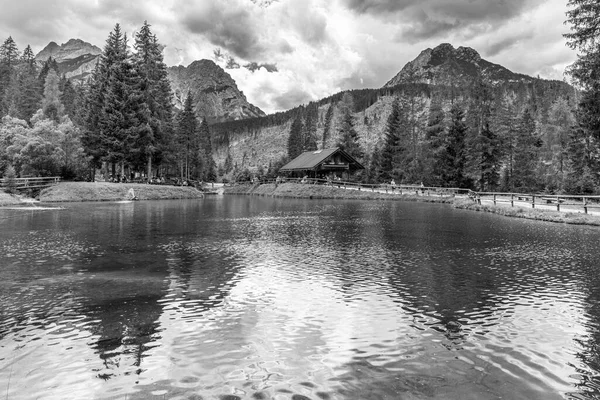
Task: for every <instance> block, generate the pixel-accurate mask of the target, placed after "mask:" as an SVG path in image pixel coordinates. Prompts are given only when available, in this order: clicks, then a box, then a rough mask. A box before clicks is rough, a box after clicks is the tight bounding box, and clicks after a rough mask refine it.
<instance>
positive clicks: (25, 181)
mask: <svg viewBox="0 0 600 400" xmlns="http://www.w3.org/2000/svg"><path fill="white" fill-rule="evenodd" d="M58 182H60V177H59V176H48V177H46V176H45V177H39V176H38V177H32V178H14V179H7V178H4V179H0V188H2V189H3V188H7V187H9V186H11V187H12V188H13V189H15V190H27V189H40V188H46V187H49V186H52V185H55V184H57V183H58Z"/></svg>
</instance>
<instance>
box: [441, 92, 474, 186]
mask: <svg viewBox="0 0 600 400" xmlns="http://www.w3.org/2000/svg"><path fill="white" fill-rule="evenodd" d="M466 134H467V125H466V123H465V112H464V110H463V108H462V107H461V106H460V105H459V104H458V103H454V105H453V106H452V108H451V109H450V125H449V126H448V146H447V151H446V154H447V165H448V167H447V168H448V170H447V171H448V172H447V184H448V186H450V187H469V186H470V182H469V180H468V179H467V178H466V176H465V164H466V152H465V139H466Z"/></svg>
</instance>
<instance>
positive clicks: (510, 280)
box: [0, 196, 600, 400]
mask: <svg viewBox="0 0 600 400" xmlns="http://www.w3.org/2000/svg"><path fill="white" fill-rule="evenodd" d="M64 207H65V209H63V210H46V211H12V210H0V399H34V398H36V399H37V398H40V399H154V398H156V399H190V400H191V399H196V400H198V399H205V400H208V399H219V400H236V399H292V400H306V399H313V400H318V399H321V400H329V399H332V400H333V399H432V398H433V399H499V398H504V399H528V400H532V399H544V400H548V399H563V398H568V399H596V398H598V397H600V354H599V352H600V262H599V260H600V247H599V246H598V243H599V239H600V228H598V227H583V226H567V225H561V224H551V223H545V222H538V221H527V220H520V219H511V218H505V217H501V216H498V215H492V214H485V213H476V212H471V211H464V210H455V209H453V208H452V207H451V206H448V205H441V204H424V203H405V202H394V201H340V200H337V201H333V200H292V199H272V198H264V197H250V196H225V197H216V196H215V197H207V198H206V199H203V200H174V201H154V202H150V201H148V202H135V203H129V204H116V203H77V204H64Z"/></svg>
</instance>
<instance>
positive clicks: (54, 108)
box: [42, 70, 64, 122]
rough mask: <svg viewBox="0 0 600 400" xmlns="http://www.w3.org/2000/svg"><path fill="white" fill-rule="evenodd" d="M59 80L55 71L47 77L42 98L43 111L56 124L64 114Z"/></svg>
mask: <svg viewBox="0 0 600 400" xmlns="http://www.w3.org/2000/svg"><path fill="white" fill-rule="evenodd" d="M61 95H62V94H61V93H60V90H59V78H58V75H57V74H56V72H54V70H51V71H50V72H49V73H48V75H47V76H46V82H45V83H44V96H43V98H42V111H43V112H44V116H45V117H46V118H48V119H51V120H53V121H55V122H58V120H59V118H60V117H61V116H62V115H63V114H64V107H63V105H62V103H61V101H60V98H61Z"/></svg>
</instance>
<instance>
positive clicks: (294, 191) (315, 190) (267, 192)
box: [224, 183, 453, 203]
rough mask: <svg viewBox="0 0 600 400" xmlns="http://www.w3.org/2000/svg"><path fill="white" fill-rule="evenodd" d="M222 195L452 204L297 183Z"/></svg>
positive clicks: (247, 187) (233, 189) (431, 198)
mask: <svg viewBox="0 0 600 400" xmlns="http://www.w3.org/2000/svg"><path fill="white" fill-rule="evenodd" d="M224 194H245V195H253V196H270V197H286V198H297V199H348V200H403V201H421V202H428V203H452V201H453V199H452V198H450V197H434V196H415V195H399V194H391V193H379V192H372V191H368V190H347V189H341V188H338V187H335V186H323V185H303V184H299V183H281V184H279V185H275V184H274V183H268V184H262V185H261V184H256V185H252V184H242V185H236V186H231V187H226V188H225V189H224Z"/></svg>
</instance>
